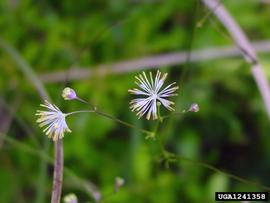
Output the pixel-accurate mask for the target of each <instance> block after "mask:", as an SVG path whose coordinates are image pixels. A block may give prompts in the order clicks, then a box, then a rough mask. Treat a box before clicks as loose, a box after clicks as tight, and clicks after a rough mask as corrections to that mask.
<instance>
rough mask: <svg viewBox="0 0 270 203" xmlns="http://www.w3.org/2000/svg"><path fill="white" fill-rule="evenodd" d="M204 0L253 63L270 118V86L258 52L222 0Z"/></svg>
mask: <svg viewBox="0 0 270 203" xmlns="http://www.w3.org/2000/svg"><path fill="white" fill-rule="evenodd" d="M202 1H203V3H204V4H205V5H206V6H207V7H208V8H209V9H210V10H211V11H213V13H214V14H215V15H216V17H217V18H218V19H219V21H220V22H221V23H222V24H223V26H224V27H225V28H226V29H227V30H228V32H229V34H230V35H231V37H232V39H233V40H234V42H235V45H236V46H237V47H238V48H239V49H240V50H241V52H242V55H243V57H244V58H245V60H246V61H247V62H248V63H249V64H250V65H251V68H252V71H251V72H252V75H253V77H254V80H255V82H256V84H257V86H258V89H259V91H260V94H261V96H262V98H263V101H264V105H265V107H266V111H267V115H268V118H269V119H270V87H269V84H268V81H267V78H266V76H265V73H264V71H263V69H262V66H261V64H260V62H259V60H258V58H257V55H256V52H255V50H254V48H253V47H252V45H251V43H250V41H249V40H248V38H247V36H246V35H245V33H244V32H243V31H242V29H241V28H240V26H239V25H238V24H237V23H236V21H235V20H234V19H233V17H232V16H231V15H230V14H229V12H228V11H227V10H226V9H225V7H224V6H223V5H222V4H221V2H220V1H218V0H202ZM216 5H219V6H218V8H216Z"/></svg>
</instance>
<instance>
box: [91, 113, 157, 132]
mask: <svg viewBox="0 0 270 203" xmlns="http://www.w3.org/2000/svg"><path fill="white" fill-rule="evenodd" d="M95 113H96V114H97V115H100V116H103V117H105V118H108V119H110V120H113V121H116V122H118V123H121V124H123V125H125V126H127V127H129V128H135V129H137V130H139V131H140V132H142V133H146V134H150V135H151V134H153V132H151V131H148V130H145V129H142V128H138V127H136V126H135V125H133V124H130V123H128V122H125V121H123V120H120V119H119V118H116V117H113V116H111V115H109V114H106V113H104V112H101V111H97V110H96V111H95Z"/></svg>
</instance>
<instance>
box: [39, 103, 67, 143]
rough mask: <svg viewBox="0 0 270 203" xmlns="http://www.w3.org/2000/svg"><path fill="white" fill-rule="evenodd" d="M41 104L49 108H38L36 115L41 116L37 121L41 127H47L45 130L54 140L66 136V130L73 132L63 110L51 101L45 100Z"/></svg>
mask: <svg viewBox="0 0 270 203" xmlns="http://www.w3.org/2000/svg"><path fill="white" fill-rule="evenodd" d="M40 106H42V107H45V108H47V109H48V110H46V111H40V110H37V113H36V115H37V116H39V118H38V119H37V123H39V126H40V127H44V126H46V127H45V129H44V130H43V132H45V134H46V135H47V136H48V137H49V138H52V139H53V141H56V140H58V139H61V138H63V137H64V133H65V132H71V130H70V129H69V128H68V126H67V124H66V120H65V118H66V116H67V114H64V113H62V111H61V110H60V109H59V108H58V107H57V106H55V105H53V104H51V103H49V102H48V101H46V100H45V103H44V104H40Z"/></svg>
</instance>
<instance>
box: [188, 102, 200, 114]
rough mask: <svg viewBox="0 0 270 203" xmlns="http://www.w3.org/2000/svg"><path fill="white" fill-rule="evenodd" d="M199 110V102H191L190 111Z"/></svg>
mask: <svg viewBox="0 0 270 203" xmlns="http://www.w3.org/2000/svg"><path fill="white" fill-rule="evenodd" d="M199 110H200V108H199V105H198V104H191V106H190V107H189V109H188V111H191V112H198V111H199Z"/></svg>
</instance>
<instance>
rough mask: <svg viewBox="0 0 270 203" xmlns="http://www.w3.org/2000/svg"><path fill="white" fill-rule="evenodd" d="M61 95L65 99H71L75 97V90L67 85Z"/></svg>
mask: <svg viewBox="0 0 270 203" xmlns="http://www.w3.org/2000/svg"><path fill="white" fill-rule="evenodd" d="M62 97H63V98H64V99H65V100H73V99H76V98H77V95H76V92H75V91H74V90H73V89H71V88H69V87H66V88H65V89H64V90H63V92H62Z"/></svg>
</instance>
